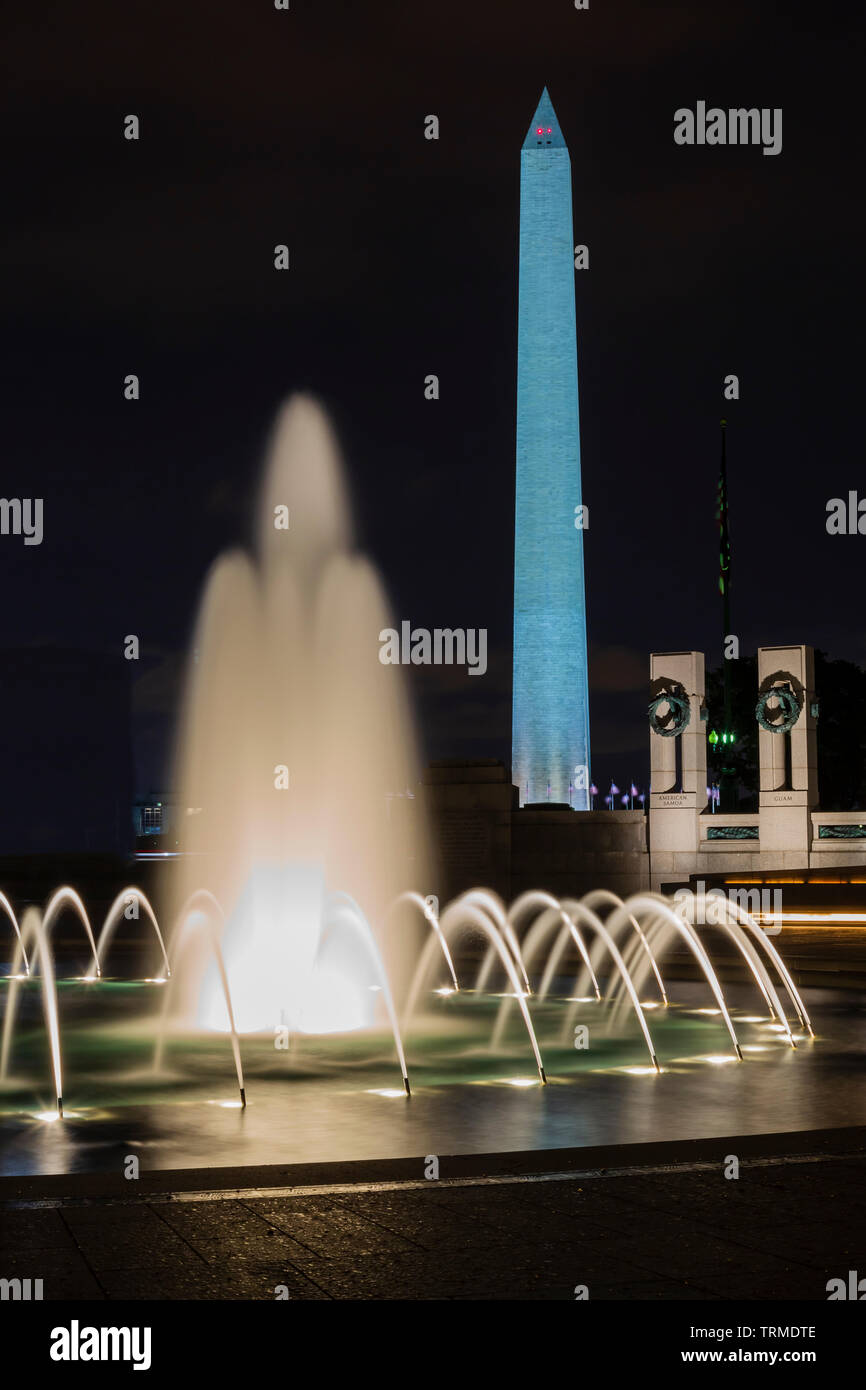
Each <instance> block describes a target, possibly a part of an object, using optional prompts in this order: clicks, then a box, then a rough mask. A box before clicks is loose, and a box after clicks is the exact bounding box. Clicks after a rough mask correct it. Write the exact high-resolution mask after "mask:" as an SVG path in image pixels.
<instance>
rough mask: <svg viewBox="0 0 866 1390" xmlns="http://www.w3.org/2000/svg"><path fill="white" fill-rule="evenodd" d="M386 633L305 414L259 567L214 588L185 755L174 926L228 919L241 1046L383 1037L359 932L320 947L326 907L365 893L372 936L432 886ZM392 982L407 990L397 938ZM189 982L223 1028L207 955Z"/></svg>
mask: <svg viewBox="0 0 866 1390" xmlns="http://www.w3.org/2000/svg"><path fill="white" fill-rule="evenodd" d="M389 625H391V619H390V617H389V615H388V610H387V604H386V600H385V596H384V592H383V589H382V584H381V582H380V579H379V576H378V574H377V572H376V570H375V568H374V567H373V565H372V564H371V563H370V562H369V560H367V559H366V558H364V557H363V556H360V555H358V554H356V553H355V551H354V549H353V539H352V530H351V523H350V518H349V513H348V506H347V501H346V489H345V485H344V481H343V475H342V466H341V462H340V456H339V450H338V447H337V443H336V440H335V438H334V435H333V432H332V430H331V427H330V425H329V423H328V421H327V419H326V417H325V415H324V413H323V412H322V410H321V409H320V407H319V406H318V405H317V404H316V403H315V402H314V401H313V400H311V399H310V398H308V397H305V396H296V397H293V398H292V400H291V401H289V403H288V404H287V405H286V406H284V407H283V408H282V410H281V411H280V413H279V415H278V418H277V421H276V424H275V427H274V431H273V435H272V438H271V442H270V447H269V451H268V457H267V461H266V466H265V473H264V478H263V483H262V488H261V493H260V502H259V512H258V523H257V543H256V552H255V554H254V555H252V556H249V555H247V554H246V553H243V552H240V551H235V552H231V553H228V554H226V555H224V556H222V557H221V558H220V559H218V560H217V562H216V563H215V564H214V566H213V568H212V570H211V572H210V574H209V576H208V579H207V582H206V586H205V591H204V596H203V598H202V602H201V608H200V613H199V617H198V622H197V630H196V633H195V637H194V641H193V650H194V656H193V658H192V661H191V664H190V668H189V672H188V676H187V686H186V694H185V699H184V710H183V718H182V726H181V734H180V739H179V745H178V756H177V772H176V785H177V789H178V790H177V795H178V799H179V810H180V819H181V834H180V838H181V849H182V851H183V857H182V858H181V859H180V860H179V861H175V863H174V864H173V865H172V866H171V868H172V871H173V873H172V878H173V882H172V901H173V907H174V912H175V915H177V914H179V913H181V912H182V907H183V904H184V902H185V901H186V900H187V899H188V898H189V897H191V896H192V894H194V893H195V892H196V891H197V890H200V889H202V888H205V889H207V890H208V891H209V892H211V893H212V894H213V895H214V897H215V898H216V899H217V900H218V902H219V903H220V904H221V906H222V908H223V911H224V913H225V918H226V927H225V931H224V934H223V951H224V956H225V962H226V968H227V970H228V972H229V975H230V977H231V981H232V996H233V1000H234V1006H235V1014H236V1019H237V1024H238V1028H239V1029H240V1030H241V1031H252V1030H263V1029H267V1030H271V1029H272V1028H274V1027H276V1026H279V1025H281V1024H283V1025H286V1026H287V1027H289V1028H303V1029H305V1030H309V1031H318V1030H319V1029H322V1030H323V1031H324V1030H327V1031H331V1030H333V1029H334V1028H340V1027H343V1028H345V1027H353V1026H355V1027H356V1026H362V1025H364V1024H365V1023H370V1022H372V1021H373V1019H374V1013H375V1006H376V1002H377V1000H376V994H377V990H376V976H375V971H374V970H373V969H372V967H371V960H370V958H369V957H370V953H369V952H365V950H364V949H363V943H362V942H359V940H358V938H357V933H352V934H347V933H345V932H341V931H340V930H339V929H337V930H335V931H333V932H331V933H330V935H329V936H328V937H327V940H325V941H324V942H323V939H322V928H323V924H324V920H325V915H326V902H327V898H328V895H329V894H331V893H334V892H344V893H348V894H350V895H351V897H352V898H353V899H354V900H355V902H356V903H357V904H358V905H359V906H360V908H361V911H362V912H363V914H364V916H365V917H366V919H367V921H368V922H369V923H371V924H372V925H373V926H374V927H375V926H376V925H377V924H379V923H383V922H384V921H385V919H386V910H387V908H388V906H389V904H390V903H391V902H392V901H393V899H394V898H395V897H396V896H397V894H398V893H400V892H401V891H403V890H405V889H407V888H410V887H415V886H417V885H418V884H419V883H424V882H426V881H427V872H426V865H425V862H424V846H425V845H426V834H425V830H424V827H423V825H422V815H421V806H420V803H419V801H418V799H417V797H415V798H414V799H413V797H412V795H411V794H412V793H414V792H415V790H416V789H417V783H418V773H417V768H416V762H415V752H414V739H413V735H412V730H411V725H410V718H409V712H408V704H407V700H406V696H405V691H404V688H403V682H402V675H401V672H400V669H399V668H398V667H394V666H383V665H382V664H381V663H380V661H379V646H380V644H379V633H380V631H381V630H382V629H383V628H385V627H388V626H389ZM407 793H409V795H407ZM191 949H192V948H191ZM198 949H199V950H200V948H198ZM387 965H388V969H389V973H390V975H391V978H392V979H397V980H398V981H399V979H400V978H401V974H402V969H403V965H402V963H401V961H400V959H399V958H395V951H394V943H393V941H392V943H391V945H390V947H389V959H388V962H387ZM184 980H185V984H183V985H182V989H183V994H182V995H181V996H180V997H179V1004H180V1012H181V1013H182V1014H183V1015H185V1016H186V1017H187V1018H188V1019H190V1020H192V1019H193V1018H195V1019H196V1020H197V1021H198V1022H199V1023H201V1024H205V1025H210V1026H225V1022H226V1019H225V1005H224V1002H223V998H222V992H221V990H220V987H219V981H218V978H217V976H216V972H215V970H214V968H213V967H212V966H210V967H209V966H208V964H207V959H206V957H205V956H204V955H203V954H201V955H200V969H192V970H190V969H189V968H187V970H186V971H185V972H184Z"/></svg>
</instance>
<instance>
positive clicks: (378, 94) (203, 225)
mask: <svg viewBox="0 0 866 1390" xmlns="http://www.w3.org/2000/svg"><path fill="white" fill-rule="evenodd" d="M17 11H18V13H17V14H15V13H14V7H13V12H12V13H9V14H7V17H6V18H5V19H4V21H3V23H2V26H0V64H2V69H3V73H2V89H3V92H4V107H5V109H4V113H3V114H4V119H3V121H2V126H0V136H2V163H3V170H4V177H3V203H4V215H3V226H2V239H3V299H4V309H5V312H4V316H3V333H4V336H5V344H4V347H5V352H4V359H5V370H4V374H3V385H4V390H3V436H4V439H3V444H4V447H3V453H2V459H3V466H2V487H0V495H3V496H5V497H7V498H9V497H42V498H43V499H44V506H45V538H44V541H43V543H42V545H41V546H32V547H25V546H24V545H23V542H22V539H21V538H20V537H14V536H0V590H2V594H3V600H4V601H3V605H2V638H0V645H2V646H3V647H4V648H6V649H7V651H11V650H14V649H18V648H20V647H22V646H36V647H42V646H46V647H52V646H64V647H74V648H76V649H81V650H84V651H90V652H94V653H100V654H102V655H105V654H111V653H116V655H117V658H118V661H121V660H122V642H123V638H124V636H125V635H126V634H128V633H136V634H138V635H139V636H140V638H141V643H142V658H141V661H140V662H139V663H138V666H137V667H136V668H135V670H134V671H133V672H132V675H133V679H134V689H133V732H134V751H135V780H136V786H137V788H138V790H139V791H140V792H145V791H147V790H149V789H155V788H157V787H159V786H161V785H162V784H163V782H164V778H165V775H166V772H167V754H168V751H169V749H170V741H171V732H172V727H173V722H174V715H175V711H176V707H177V700H178V691H179V675H180V671H181V666H182V654H183V652H184V650H185V647H186V644H187V642H188V639H189V635H190V629H191V626H192V622H193V619H194V615H195V609H196V602H197V597H198V595H199V593H200V589H201V585H202V582H203V579H204V576H205V573H206V571H207V568H208V566H209V564H210V562H211V561H212V560H213V559H214V558H215V556H216V555H217V554H218V553H219V552H220V551H221V550H223V549H224V548H225V547H226V546H228V545H231V544H235V543H237V542H243V541H246V540H247V538H248V536H249V530H250V517H251V507H252V497H253V492H254V487H255V482H256V479H257V475H258V472H259V468H260V465H261V459H262V449H263V444H264V441H265V438H266V435H267V432H268V429H269V426H270V423H271V420H272V417H273V413H274V411H275V409H276V407H277V405H278V404H279V402H280V401H281V400H282V399H283V398H284V397H285V396H286V395H288V394H289V393H290V392H291V391H293V390H295V389H298V388H304V389H308V390H311V391H313V392H315V393H316V394H317V395H318V396H319V397H320V398H321V399H322V400H323V401H324V403H325V404H326V406H327V408H328V409H329V410H330V411H331V412H332V414H333V417H334V420H335V422H336V426H337V429H338V432H339V435H340V438H341V440H342V443H343V447H344V451H345V454H346V459H347V467H348V472H349V476H350V479H351V485H352V491H353V496H354V501H355V506H356V510H357V518H358V536H359V543H360V545H361V546H362V548H363V549H365V550H367V551H368V552H369V553H370V554H371V555H372V556H373V557H374V559H375V560H376V562H377V563H378V565H379V566H380V568H381V570H382V573H383V575H384V579H385V583H386V586H387V589H388V591H389V593H390V595H391V598H392V602H393V608H394V614H395V618H396V619H397V620H398V621H399V620H401V619H409V620H411V621H412V623H413V624H415V625H417V626H424V627H429V628H433V627H437V626H439V627H486V628H487V629H488V632H489V643H490V653H491V655H490V667H489V671H488V674H487V675H486V676H485V677H484V678H483V679H481V678H470V677H468V675H467V674H466V672H465V670H454V669H448V668H434V667H427V668H420V669H418V670H416V671H415V672H414V674H413V681H414V691H415V696H416V707H417V711H418V718H419V723H420V732H421V736H422V740H423V746H424V750H425V753H426V755H427V756H428V757H446V756H458V757H472V756H498V757H502V758H504V759H506V760H507V759H508V756H509V741H510V676H511V666H510V663H511V600H512V591H511V584H512V543H513V535H512V530H513V488H514V440H515V386H516V334H517V238H518V195H519V167H520V146H521V143H522V141H523V138H524V136H525V134H526V131H527V128H528V126H529V122H530V120H531V118H532V115H533V112H534V110H535V106H536V103H537V101H538V98H539V95H540V92H541V89H542V87H543V86H544V85H545V84H546V85H547V86H548V88H549V91H550V94H551V98H552V101H553V104H554V107H555V109H556V112H557V116H558V118H559V121H560V124H561V127H562V130H563V133H564V135H565V138H566V140H567V142H568V145H569V149H570V153H571V162H572V176H573V185H574V219H575V241H576V242H580V243H586V244H587V245H588V246H589V249H590V269H589V270H588V271H586V272H578V273H576V289H577V330H578V369H579V379H580V407H581V422H582V467H583V490H584V501H585V502H586V503H587V504H588V505H589V508H590V528H589V532H588V534H587V537H586V565H587V574H586V581H587V594H588V630H589V637H590V681H591V687H592V700H593V703H592V725H591V728H592V740H593V754H594V766H593V773H594V776H595V780H596V781H597V782H598V783H599V784H600V785H601V784H602V782H604V783H605V785H606V782H607V780H608V779H609V778H610V777H611V776H614V777H615V778H616V779H617V781H618V782H619V783H620V785H621V786H622V785H623V784H624V783H625V784H627V782H628V780H629V779H630V778H632V777H635V778H637V779H638V781H639V782H640V781H642V782H643V784H644V785H645V784H646V776H647V764H648V753H647V742H648V736H647V733H646V715H645V710H646V703H647V694H646V686H647V683H648V653H649V652H650V651H651V650H653V649H655V650H665V649H683V648H691V647H697V648H699V649H703V650H705V651H706V652H707V658H708V664H711V665H714V664H717V663H718V661H719V659H720V655H721V652H720V637H719V633H720V624H721V614H720V609H719V598H718V590H717V571H718V549H717V529H716V522H715V517H714V510H715V492H716V484H717V476H718V458H719V420H720V418H721V417H722V416H725V417H726V418H727V419H728V421H729V427H728V460H729V493H730V503H731V537H732V545H733V588H732V605H733V627H734V631H735V632H737V634H738V635H739V636H740V638H741V642H742V647H743V651H744V652H753V651H754V649H755V647H756V646H757V645H758V643H759V642H760V643H763V644H775V643H782V642H809V643H812V644H813V645H815V646H818V647H822V648H824V649H825V650H827V651H828V652H829V653H830V654H831V655H832V656H834V657H845V658H848V659H850V660H855V661H858V662H863V661H864V659H866V637H864V629H863V622H862V617H861V610H862V603H861V602H860V599H861V596H862V591H863V588H862V574H863V556H864V547H866V537H862V536H833V537H831V536H828V535H827V533H826V529H825V520H826V504H827V501H828V499H829V498H831V497H836V496H846V495H847V493H848V491H849V489H856V488H858V487H860V488H861V490H862V492H863V493H864V494H866V478H864V473H863V468H862V463H861V458H862V445H861V436H862V432H863V427H862V424H861V422H860V420H859V418H855V417H856V416H859V414H860V408H859V399H858V398H859V394H860V393H859V387H860V374H861V370H862V369H861V365H860V359H861V356H862V353H861V351H860V346H861V345H860V341H859V335H858V334H857V332H856V325H857V323H858V320H859V318H860V317H861V314H860V307H859V302H858V300H859V297H858V293H857V290H858V285H859V283H860V279H861V260H862V245H863V226H862V220H861V218H860V216H859V201H860V197H861V194H862V186H861V185H862V158H861V155H862V151H861V148H860V139H861V136H860V131H861V126H862V121H861V117H860V112H859V103H860V92H861V89H862V71H861V64H860V60H859V58H858V55H857V52H856V47H855V39H856V38H857V35H856V32H855V29H854V25H855V23H856V22H857V11H856V10H855V9H854V8H853V7H852V8H851V10H850V12H849V11H847V10H843V9H842V8H840V7H832V6H831V7H827V6H817V5H814V4H808V5H806V4H787V5H784V6H776V5H771V4H766V3H764V4H762V3H755V0H749V3H729V4H724V5H722V4H709V3H702V4H695V3H691V4H655V3H654V4H652V5H648V4H647V3H646V0H626V2H624V0H591V5H590V9H589V10H588V11H587V12H578V11H576V10H575V9H574V7H573V4H572V3H571V0H534V3H533V4H531V5H528V4H516V3H506V4H503V3H496V4H493V3H486V0H485V2H484V3H480V2H479V0H471V3H466V0H464V3H461V4H456V3H452V0H438V3H437V4H435V5H433V6H422V5H420V4H412V3H407V0H396V2H395V3H374V2H372V0H367V3H361V2H360V0H352V2H351V3H333V0H291V9H290V11H289V12H288V13H285V12H278V11H276V10H275V9H274V8H273V5H272V3H271V0H245V3H241V0H237V2H236V3H226V2H225V0H222V2H220V0H212V3H204V0H182V2H181V3H178V0H172V2H171V3H168V0H148V3H142V0H126V2H125V3H124V4H122V5H120V4H117V3H116V2H115V3H103V4H93V3H90V4H88V3H80V4H77V5H75V6H71V5H56V4H47V5H40V6H38V7H35V8H33V7H31V8H30V13H29V14H28V13H27V12H26V7H22V6H18V7H17ZM699 99H700V100H705V101H707V103H708V104H710V105H718V106H721V107H725V108H727V107H729V106H731V107H734V106H747V107H748V106H757V107H782V108H783V111H784V117H783V149H782V152H781V154H780V155H778V156H777V157H775V158H773V157H766V156H764V155H763V154H762V152H761V149H760V148H759V147H724V146H723V147H716V148H710V147H704V148H683V147H679V146H677V145H675V143H674V140H673V126H674V111H675V110H676V109H677V108H679V107H682V106H690V107H692V108H693V107H694V106H695V103H696V102H697V101H698V100H699ZM128 113H135V114H137V115H138V116H139V117H140V120H141V139H140V140H139V141H138V142H137V143H133V142H128V141H126V140H125V139H124V138H123V118H124V116H125V115H126V114H128ZM431 113H433V114H436V115H437V116H438V117H439V120H440V123H441V131H440V139H439V140H438V142H433V141H427V140H425V139H424V133H423V132H424V118H425V116H426V115H428V114H431ZM283 242H284V243H287V244H288V246H289V248H290V255H291V269H290V270H289V271H288V272H287V273H278V272H277V271H275V270H274V268H273V248H274V246H275V244H277V243H283ZM130 372H134V373H137V374H138V375H139V376H140V378H141V390H142V398H141V400H140V401H138V402H136V403H130V402H127V401H125V400H124V398H123V380H124V377H125V375H126V374H127V373H130ZM732 372H733V373H737V374H738V376H739V379H740V390H741V399H740V401H738V402H726V401H725V400H724V399H723V380H724V377H725V375H726V374H728V373H732ZM428 373H436V374H437V375H438V376H439V379H440V386H441V399H440V400H439V401H438V402H428V401H425V399H424V378H425V376H426V375H427V374H428ZM14 756H15V738H14V735H12V736H11V740H10V736H9V733H8V731H7V740H6V746H5V749H4V752H3V758H4V760H6V759H9V758H12V757H14ZM97 794H99V789H98V788H96V789H94V788H88V787H85V788H82V795H83V796H84V797H85V798H86V797H87V796H89V795H97Z"/></svg>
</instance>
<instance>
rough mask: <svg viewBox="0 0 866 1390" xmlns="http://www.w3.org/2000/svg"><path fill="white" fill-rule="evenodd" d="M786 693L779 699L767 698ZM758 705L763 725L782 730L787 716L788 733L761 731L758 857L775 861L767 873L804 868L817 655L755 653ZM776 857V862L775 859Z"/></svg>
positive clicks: (804, 651) (813, 776) (814, 770)
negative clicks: (775, 692) (790, 718)
mask: <svg viewBox="0 0 866 1390" xmlns="http://www.w3.org/2000/svg"><path fill="white" fill-rule="evenodd" d="M774 689H778V690H780V691H782V692H784V695H783V698H782V699H781V700H780V699H777V698H776V697H774V696H773V695H772V694H771V695H770V696H769V698H767V692H768V691H772V690H774ZM758 699H759V701H762V702H763V707H764V709H763V713H764V719H765V720H767V721H769V722H770V723H771V724H778V725H780V726H781V725H782V724H783V720H784V717H785V714H786V712H787V711H788V710H790V714H791V716H793V713H794V706H795V704H796V707H797V713H796V718H795V721H794V723H793V726H792V727H791V730H790V732H789V733H781V732H779V733H771V732H770V731H769V730H767V729H764V728H763V727H761V726H760V725H759V729H758V754H759V757H760V767H761V781H760V817H761V838H760V845H761V855H762V858H763V856H764V855H765V854H773V855H774V863H773V864H772V865H768V866H767V867H776V868H793V869H796V868H800V867H802V868H806V867H807V866H808V863H809V849H810V846H811V842H812V828H811V812H812V811H813V810H814V809H815V807H816V806H817V805H818V744H817V731H816V722H817V721H816V716H815V710H816V708H817V707H816V704H815V655H814V652H813V650H812V648H811V647H806V646H798V647H759V648H758ZM777 856H778V857H777Z"/></svg>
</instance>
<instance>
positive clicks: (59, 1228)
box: [0, 1144, 866, 1302]
mask: <svg viewBox="0 0 866 1390" xmlns="http://www.w3.org/2000/svg"><path fill="white" fill-rule="evenodd" d="M648 1147H651V1148H655V1146H648ZM719 1148H720V1150H723V1151H724V1152H731V1151H732V1150H733V1148H734V1146H733V1145H730V1144H729V1145H727V1146H726V1145H721V1146H719ZM206 1177H207V1174H205V1173H203V1174H201V1175H200V1178H201V1179H206ZM864 1192H866V1152H863V1151H862V1150H858V1149H857V1148H856V1146H852V1151H851V1152H850V1153H847V1154H841V1155H840V1154H828V1156H827V1157H826V1158H824V1157H821V1156H815V1157H812V1158H808V1159H806V1158H804V1157H802V1156H797V1157H793V1158H792V1159H790V1160H787V1159H785V1158H783V1157H781V1156H778V1155H777V1156H775V1157H773V1158H772V1159H770V1160H760V1159H757V1158H755V1159H753V1160H752V1161H749V1160H747V1159H746V1160H743V1161H742V1162H741V1168H740V1176H739V1178H738V1179H736V1180H734V1179H732V1180H726V1179H725V1177H724V1175H723V1165H722V1163H721V1162H718V1163H717V1164H716V1165H715V1166H714V1168H713V1169H711V1170H708V1169H706V1168H699V1169H696V1168H695V1167H694V1166H691V1165H688V1164H681V1165H679V1166H664V1167H648V1168H646V1169H644V1170H641V1171H637V1172H636V1171H634V1170H626V1171H622V1170H621V1169H616V1168H613V1169H612V1170H608V1171H605V1170H598V1171H596V1172H593V1173H587V1172H586V1171H583V1172H581V1174H580V1175H579V1176H570V1175H565V1176H557V1177H550V1176H547V1177H542V1178H539V1180H532V1179H530V1178H528V1176H527V1175H526V1172H525V1168H524V1165H521V1175H515V1176H514V1177H513V1178H508V1177H507V1176H503V1177H502V1179H501V1181H500V1180H497V1181H496V1182H488V1181H482V1180H479V1179H477V1178H467V1179H465V1180H459V1179H458V1180H456V1181H451V1182H448V1181H444V1182H441V1181H440V1182H434V1181H431V1182H430V1183H425V1184H424V1185H420V1184H419V1183H418V1182H417V1181H413V1182H410V1183H408V1184H406V1185H404V1186H399V1185H393V1184H389V1185H387V1186H386V1187H384V1188H382V1187H379V1186H371V1185H370V1184H369V1183H368V1184H361V1185H358V1186H356V1187H353V1186H352V1185H351V1184H344V1185H343V1186H342V1187H340V1188H339V1189H338V1190H332V1191H327V1192H321V1191H316V1192H306V1191H304V1189H303V1188H299V1189H297V1190H293V1191H291V1192H290V1193H289V1194H286V1192H285V1191H282V1192H280V1193H279V1194H268V1193H266V1192H262V1191H260V1190H258V1189H253V1190H252V1191H248V1192H247V1193H246V1194H245V1193H243V1191H241V1190H238V1191H227V1192H226V1194H225V1195H224V1196H222V1195H214V1196H213V1198H212V1199H211V1200H186V1199H184V1200H177V1201H169V1200H166V1197H165V1195H164V1194H162V1195H159V1196H153V1195H150V1196H149V1195H148V1194H145V1193H142V1194H141V1197H140V1198H139V1200H130V1199H127V1200H126V1201H123V1202H118V1201H115V1200H111V1199H108V1200H100V1199H98V1198H95V1197H93V1198H90V1199H88V1201H87V1202H86V1203H85V1204H78V1205H76V1204H75V1203H74V1202H73V1203H71V1204H64V1205H62V1206H58V1207H52V1208H48V1209H46V1208H43V1207H40V1206H38V1205H37V1206H33V1207H27V1206H21V1205H20V1204H18V1205H10V1204H8V1203H7V1204H5V1205H4V1204H0V1278H7V1279H11V1278H22V1279H23V1278H31V1279H36V1278H41V1279H42V1280H43V1281H44V1298H45V1299H46V1300H48V1301H59V1300H75V1299H86V1300H93V1299H100V1300H107V1301H122V1300H136V1301H138V1300H146V1299H156V1300H166V1299H171V1300H175V1299H176V1300H226V1301H238V1300H245V1301H246V1300H271V1299H274V1298H276V1297H277V1292H276V1291H277V1289H278V1288H279V1287H280V1286H283V1287H284V1288H285V1289H286V1290H287V1291H288V1296H289V1298H290V1299H293V1300H297V1299H301V1300H314V1301H320V1300H323V1299H325V1300H327V1299H350V1300H355V1299H358V1300H430V1299H442V1300H484V1301H491V1300H503V1301H526V1300H533V1301H535V1300H559V1299H570V1300H573V1299H574V1297H575V1288H576V1286H579V1285H586V1286H587V1288H588V1290H589V1297H590V1299H603V1300H608V1299H610V1300H617V1301H629V1300H631V1301H634V1300H640V1301H648V1302H660V1301H669V1300H676V1299H682V1300H688V1301H694V1300H722V1301H723V1300H726V1299H758V1300H778V1299H783V1300H784V1299H797V1300H802V1299H806V1300H820V1301H824V1300H826V1284H827V1280H828V1279H830V1278H837V1277H840V1276H841V1277H845V1276H846V1275H847V1272H848V1270H849V1269H858V1270H861V1271H866V1201H864V1200H863V1194H864Z"/></svg>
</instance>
